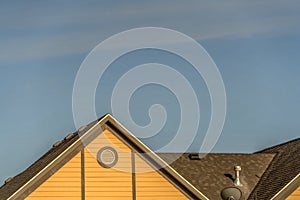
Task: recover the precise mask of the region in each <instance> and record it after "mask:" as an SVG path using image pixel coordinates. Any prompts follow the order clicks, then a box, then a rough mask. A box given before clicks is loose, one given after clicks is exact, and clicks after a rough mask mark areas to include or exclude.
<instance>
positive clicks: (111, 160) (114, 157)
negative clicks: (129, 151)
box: [97, 146, 118, 168]
mask: <svg viewBox="0 0 300 200" xmlns="http://www.w3.org/2000/svg"><path fill="white" fill-rule="evenodd" d="M97 160H98V163H99V164H100V165H101V166H102V167H105V168H111V167H113V166H114V165H115V164H116V163H117V162H118V153H117V151H116V150H115V149H114V148H112V147H109V146H106V147H102V148H101V149H100V150H99V151H98V153H97Z"/></svg>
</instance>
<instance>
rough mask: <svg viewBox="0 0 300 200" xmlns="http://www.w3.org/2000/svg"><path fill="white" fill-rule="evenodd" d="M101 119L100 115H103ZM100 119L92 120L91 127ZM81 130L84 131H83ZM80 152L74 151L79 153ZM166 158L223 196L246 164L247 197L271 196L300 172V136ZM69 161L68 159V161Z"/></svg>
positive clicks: (3, 193) (0, 194) (9, 189)
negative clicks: (244, 150) (241, 149)
mask: <svg viewBox="0 0 300 200" xmlns="http://www.w3.org/2000/svg"><path fill="white" fill-rule="evenodd" d="M99 120H100V119H99ZM99 120H97V121H95V122H92V123H90V124H89V125H88V126H86V127H85V128H84V130H83V132H84V131H85V130H88V129H89V128H90V127H92V126H93V125H94V124H95V123H97V122H98V121H99ZM79 134H80V131H79ZM79 134H78V132H75V133H73V134H71V135H69V136H68V137H66V138H65V139H64V140H63V141H62V142H61V143H60V144H59V145H57V146H55V147H53V148H51V149H50V150H49V151H48V152H47V153H46V154H45V155H43V156H42V157H41V158H40V159H39V160H37V161H36V162H35V163H33V164H32V165H31V166H30V167H28V168H27V169H26V170H25V171H23V172H22V173H20V174H18V175H16V176H15V177H14V178H12V179H11V180H10V181H9V182H7V183H5V184H4V185H2V186H1V187H0V200H2V199H3V200H4V199H7V198H8V197H10V196H11V195H12V194H13V193H15V192H16V191H17V190H18V189H19V188H21V187H22V186H23V185H24V184H25V183H27V182H28V181H29V180H31V179H32V178H33V177H34V176H35V175H36V174H38V173H39V172H40V171H41V170H42V169H43V168H45V167H46V166H47V165H48V164H49V163H50V162H51V161H53V160H54V159H55V158H56V157H58V156H59V155H60V154H62V152H64V151H65V150H66V149H67V148H68V147H69V146H70V145H72V144H73V143H75V141H77V140H78V138H79ZM75 153H76V152H74V155H75ZM158 155H159V156H160V157H161V158H162V159H164V160H165V161H167V162H168V161H169V160H170V159H171V160H173V157H174V156H175V157H179V158H178V159H177V160H176V161H175V162H173V163H172V164H170V165H171V167H173V168H174V169H175V170H176V171H177V172H178V173H179V174H180V175H181V176H182V177H184V178H185V179H186V180H187V181H189V182H190V183H191V184H192V185H193V186H194V187H195V188H197V189H198V190H199V191H201V192H203V193H204V194H205V195H207V196H208V197H209V198H210V199H220V192H221V190H222V189H224V188H225V187H230V186H233V181H232V177H234V174H233V167H234V166H235V165H241V166H242V172H241V182H242V184H243V186H242V187H240V189H241V190H242V191H243V199H247V198H248V199H259V200H262V199H270V198H272V197H273V196H274V195H275V194H276V193H278V191H280V190H281V189H282V188H283V187H284V186H285V185H286V184H288V183H289V182H290V181H291V180H292V179H293V178H294V177H296V176H297V175H298V174H299V173H300V163H299V161H300V138H299V139H296V140H293V141H289V142H286V143H284V144H280V145H277V146H274V147H270V148H267V149H265V150H262V151H259V152H256V153H254V154H208V155H207V156H206V157H204V158H202V159H200V160H191V159H189V155H190V153H184V154H180V155H178V154H176V153H161V154H158ZM66 162H67V161H66Z"/></svg>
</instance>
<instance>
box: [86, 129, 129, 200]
mask: <svg viewBox="0 0 300 200" xmlns="http://www.w3.org/2000/svg"><path fill="white" fill-rule="evenodd" d="M105 146H111V147H113V148H114V149H115V150H116V151H117V153H118V162H117V164H116V165H115V166H114V167H113V168H104V167H102V166H101V165H99V163H98V162H97V152H98V151H99V149H101V148H102V147H105ZM84 155H85V194H86V199H88V200H94V199H95V200H96V199H100V197H102V198H101V199H106V200H110V199H132V174H131V172H132V169H131V150H130V149H129V148H128V147H127V146H126V145H125V144H124V143H123V142H122V141H120V140H119V139H118V138H116V137H115V136H114V135H113V134H112V133H110V132H109V131H107V130H106V131H104V132H103V133H102V134H101V135H99V136H98V137H97V138H96V139H95V140H93V141H92V142H91V143H90V144H89V145H88V146H87V148H85V151H84Z"/></svg>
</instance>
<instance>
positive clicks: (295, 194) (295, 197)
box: [287, 187, 300, 200]
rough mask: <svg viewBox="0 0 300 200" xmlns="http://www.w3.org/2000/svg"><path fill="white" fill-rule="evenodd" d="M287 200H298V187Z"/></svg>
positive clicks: (299, 192) (299, 194) (299, 199)
mask: <svg viewBox="0 0 300 200" xmlns="http://www.w3.org/2000/svg"><path fill="white" fill-rule="evenodd" d="M287 200H300V187H298V188H297V190H295V191H294V192H293V193H292V194H291V195H290V196H289V197H288V198H287Z"/></svg>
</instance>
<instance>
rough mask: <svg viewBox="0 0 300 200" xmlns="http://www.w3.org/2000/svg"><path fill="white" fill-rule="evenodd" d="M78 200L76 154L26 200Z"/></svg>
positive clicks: (79, 184)
mask: <svg viewBox="0 0 300 200" xmlns="http://www.w3.org/2000/svg"><path fill="white" fill-rule="evenodd" d="M40 199H43V200H57V199H61V200H76V199H78V200H80V199H81V156H80V153H78V154H77V155H76V156H75V157H74V158H72V159H71V160H70V161H69V162H68V163H66V164H65V165H64V166H63V167H62V168H60V169H59V170H58V171H57V172H56V173H55V174H54V175H52V176H51V177H50V178H49V179H48V180H47V181H45V182H44V183H43V184H42V185H40V186H39V187H38V188H37V189H36V190H35V191H34V192H32V193H31V194H30V195H29V196H28V197H27V198H26V200H40Z"/></svg>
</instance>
